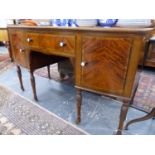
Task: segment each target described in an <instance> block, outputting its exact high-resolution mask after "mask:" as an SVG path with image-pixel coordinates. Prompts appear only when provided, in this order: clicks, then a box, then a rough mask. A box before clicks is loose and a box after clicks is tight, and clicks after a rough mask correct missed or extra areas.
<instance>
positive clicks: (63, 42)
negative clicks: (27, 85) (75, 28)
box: [26, 33, 75, 56]
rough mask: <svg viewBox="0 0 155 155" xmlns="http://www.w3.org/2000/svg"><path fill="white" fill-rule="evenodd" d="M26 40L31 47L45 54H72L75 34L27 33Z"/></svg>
mask: <svg viewBox="0 0 155 155" xmlns="http://www.w3.org/2000/svg"><path fill="white" fill-rule="evenodd" d="M26 40H27V42H28V46H29V47H30V48H32V49H34V50H35V49H36V50H41V51H42V52H44V53H46V54H58V55H64V56H74V51H75V35H59V34H39V33H27V34H26Z"/></svg>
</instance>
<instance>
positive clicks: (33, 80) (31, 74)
mask: <svg viewBox="0 0 155 155" xmlns="http://www.w3.org/2000/svg"><path fill="white" fill-rule="evenodd" d="M30 79H31V86H32V90H33V96H34V99H35V100H36V101H38V98H37V93H36V84H35V77H34V75H33V71H30Z"/></svg>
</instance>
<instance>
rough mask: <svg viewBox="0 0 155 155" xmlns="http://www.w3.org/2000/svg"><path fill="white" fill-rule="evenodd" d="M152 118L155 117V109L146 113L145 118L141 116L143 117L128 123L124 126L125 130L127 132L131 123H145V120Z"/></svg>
mask: <svg viewBox="0 0 155 155" xmlns="http://www.w3.org/2000/svg"><path fill="white" fill-rule="evenodd" d="M154 116H155V108H153V109H152V111H151V112H150V113H148V114H147V115H146V116H143V117H140V118H137V119H133V120H131V121H129V122H128V123H127V124H126V126H125V130H128V127H129V125H131V124H133V123H136V122H141V121H145V120H148V119H150V118H153V117H154Z"/></svg>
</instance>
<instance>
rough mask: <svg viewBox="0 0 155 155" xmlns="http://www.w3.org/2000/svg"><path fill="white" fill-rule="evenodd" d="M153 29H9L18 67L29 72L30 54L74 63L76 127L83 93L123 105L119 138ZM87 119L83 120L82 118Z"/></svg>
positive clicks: (32, 27) (12, 26)
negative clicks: (90, 93) (142, 53)
mask: <svg viewBox="0 0 155 155" xmlns="http://www.w3.org/2000/svg"><path fill="white" fill-rule="evenodd" d="M153 30H154V29H153V28H116V27H113V28H101V27H74V28H73V27H50V26H46V27H44V26H20V25H10V26H8V33H9V39H10V45H11V50H12V53H13V58H14V61H15V62H16V63H17V64H18V65H22V66H23V67H26V68H29V65H28V64H29V63H28V62H30V61H31V60H30V56H29V55H30V53H32V52H34V51H35V52H39V53H44V54H46V55H49V56H59V57H67V58H74V59H75V64H74V68H75V88H76V90H77V95H76V98H77V121H76V122H77V123H79V122H80V120H81V103H82V91H89V92H94V93H99V94H102V95H106V96H110V97H113V98H115V99H119V100H121V101H122V102H123V104H122V108H121V112H120V120H119V125H118V130H117V134H121V133H122V129H123V126H124V125H123V124H124V121H125V118H126V114H127V111H128V107H129V104H130V101H132V97H133V95H134V92H135V90H136V87H137V85H138V74H137V71H138V70H137V68H138V63H139V60H140V53H141V51H142V50H144V46H145V43H146V42H147V41H148V40H149V38H150V37H151V36H152V31H153ZM83 119H84V118H83Z"/></svg>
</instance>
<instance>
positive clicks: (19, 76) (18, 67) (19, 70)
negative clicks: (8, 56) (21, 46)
mask: <svg viewBox="0 0 155 155" xmlns="http://www.w3.org/2000/svg"><path fill="white" fill-rule="evenodd" d="M17 74H18V78H19V82H20V88H21V89H22V90H23V91H24V86H23V81H22V72H21V68H20V66H18V65H17Z"/></svg>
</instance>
